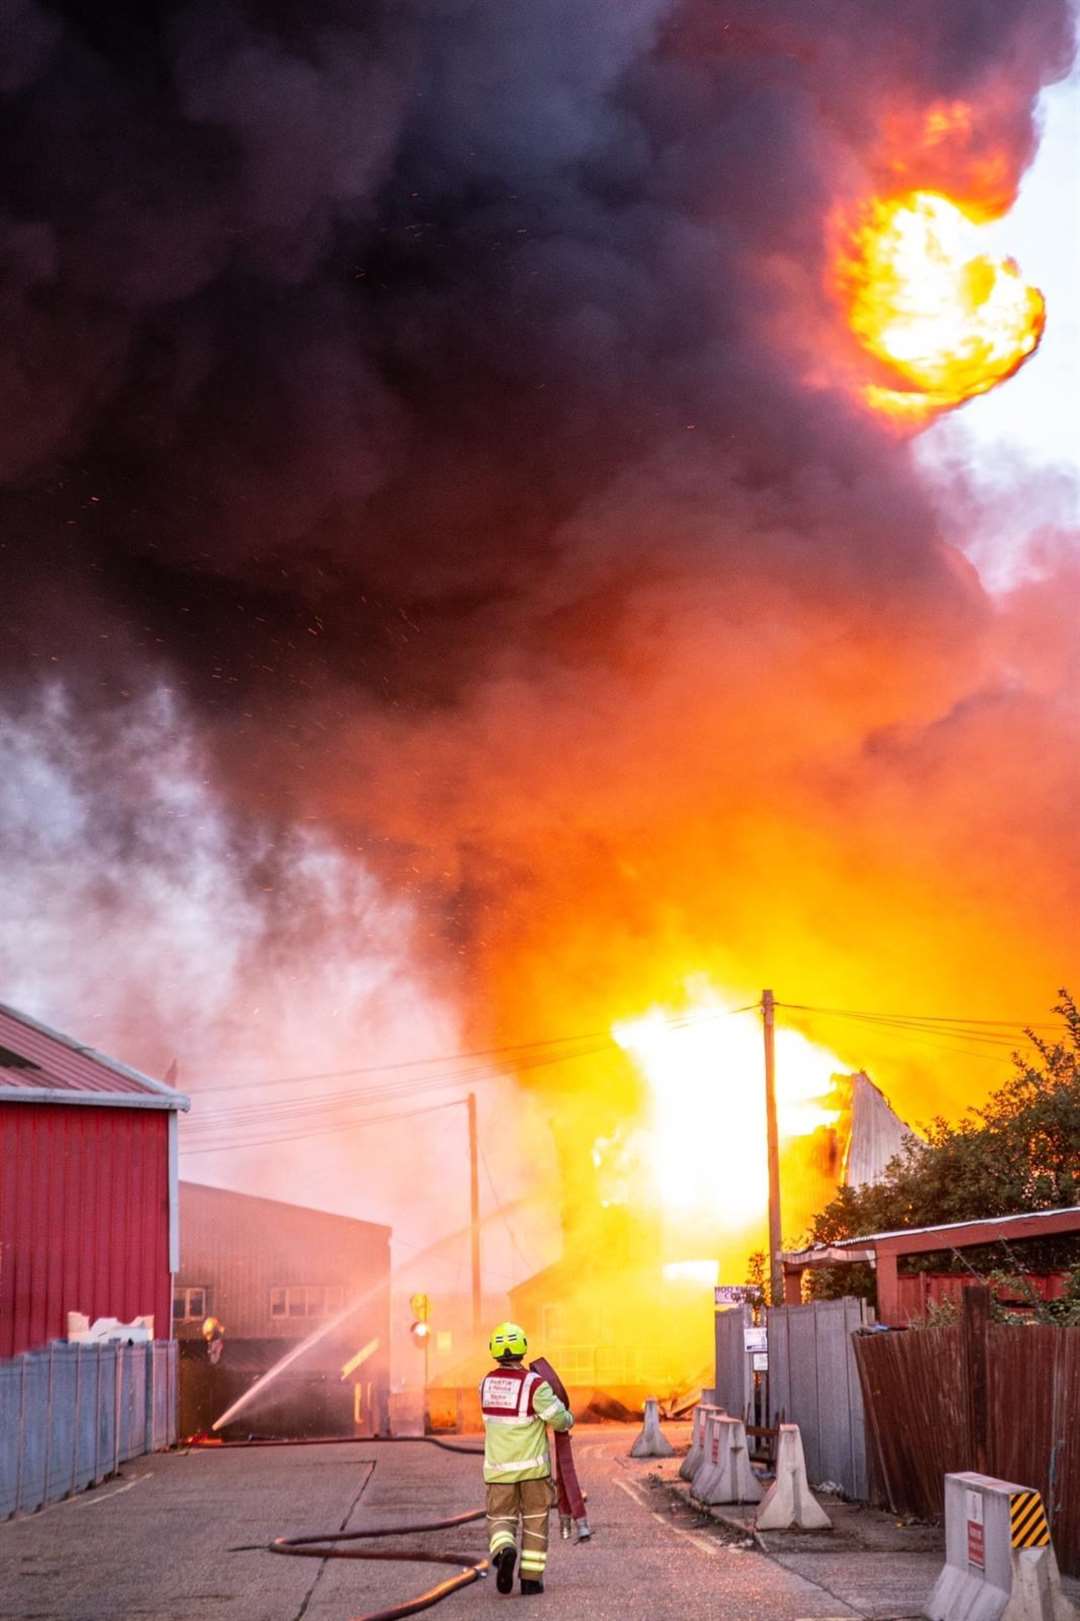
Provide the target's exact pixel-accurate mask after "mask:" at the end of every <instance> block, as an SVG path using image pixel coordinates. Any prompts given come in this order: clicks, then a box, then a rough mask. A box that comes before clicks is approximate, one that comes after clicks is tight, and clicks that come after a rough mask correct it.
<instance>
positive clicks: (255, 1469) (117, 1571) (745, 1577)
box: [0, 1426, 913, 1621]
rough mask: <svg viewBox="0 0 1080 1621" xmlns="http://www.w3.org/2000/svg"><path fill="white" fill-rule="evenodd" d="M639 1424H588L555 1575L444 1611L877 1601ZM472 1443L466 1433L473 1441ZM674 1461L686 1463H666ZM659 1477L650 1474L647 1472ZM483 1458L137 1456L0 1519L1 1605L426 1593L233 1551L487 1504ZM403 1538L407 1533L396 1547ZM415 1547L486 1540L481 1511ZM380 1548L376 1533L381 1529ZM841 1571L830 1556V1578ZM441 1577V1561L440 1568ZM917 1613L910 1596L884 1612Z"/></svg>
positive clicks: (603, 1611) (622, 1612)
mask: <svg viewBox="0 0 1080 1621" xmlns="http://www.w3.org/2000/svg"><path fill="white" fill-rule="evenodd" d="M632 1433H633V1432H632V1431H630V1430H627V1429H624V1428H622V1427H618V1426H611V1427H608V1426H601V1427H598V1428H596V1429H593V1430H589V1429H586V1428H584V1427H583V1428H582V1429H580V1430H579V1431H578V1432H577V1434H576V1436H575V1446H576V1449H577V1454H578V1461H579V1473H580V1474H581V1476H582V1479H583V1483H584V1485H585V1487H586V1490H587V1491H588V1493H589V1507H590V1518H591V1520H592V1523H593V1527H594V1530H595V1537H594V1540H593V1541H592V1542H591V1543H589V1544H585V1545H583V1546H581V1547H578V1546H575V1545H574V1544H572V1543H569V1544H568V1543H562V1542H560V1541H559V1540H558V1522H557V1518H556V1517H555V1516H554V1515H553V1516H552V1530H553V1534H554V1535H553V1541H552V1557H551V1559H550V1562H549V1566H548V1578H547V1591H546V1592H545V1594H544V1595H543V1597H542V1598H537V1599H523V1598H521V1596H520V1594H519V1593H518V1591H517V1588H516V1584H515V1591H514V1594H513V1595H512V1597H510V1598H503V1597H501V1596H500V1595H499V1594H498V1593H497V1592H496V1591H495V1583H494V1579H493V1578H488V1579H487V1580H485V1581H482V1582H478V1583H476V1584H474V1585H473V1586H471V1587H469V1588H466V1589H464V1590H463V1591H461V1592H459V1593H457V1594H455V1595H454V1596H453V1597H451V1598H450V1599H449V1600H447V1601H446V1602H445V1603H444V1604H442V1605H440V1606H439V1608H438V1609H437V1610H435V1611H432V1612H431V1613H432V1615H437V1616H438V1617H439V1621H471V1618H476V1621H479V1618H481V1617H489V1616H492V1617H493V1616H495V1615H496V1614H498V1613H499V1612H500V1611H505V1609H506V1606H507V1605H511V1606H512V1609H511V1610H510V1612H509V1614H510V1615H514V1614H516V1615H521V1614H522V1606H523V1605H527V1606H529V1607H530V1608H531V1609H532V1610H533V1611H536V1610H539V1612H540V1614H541V1615H544V1616H546V1617H548V1618H549V1621H692V1618H696V1617H701V1618H702V1621H705V1618H710V1621H711V1618H714V1617H717V1616H722V1617H724V1621H802V1618H806V1621H810V1618H823V1617H831V1616H832V1617H837V1618H839V1617H848V1616H855V1615H873V1614H876V1615H881V1614H882V1613H886V1612H883V1611H882V1610H881V1608H880V1607H878V1608H877V1609H875V1607H874V1605H873V1602H872V1599H873V1595H872V1594H870V1595H868V1596H867V1598H866V1600H865V1601H864V1602H862V1603H860V1605H859V1607H857V1608H853V1607H851V1606H849V1605H847V1604H845V1603H843V1602H841V1601H840V1599H839V1598H838V1597H837V1592H836V1584H835V1580H834V1581H833V1582H832V1585H831V1586H824V1585H820V1584H819V1583H817V1582H815V1581H813V1580H811V1579H808V1578H807V1577H806V1576H804V1575H800V1574H798V1573H797V1572H795V1571H793V1570H790V1569H785V1568H784V1567H783V1566H781V1565H780V1564H779V1563H777V1562H775V1561H774V1560H771V1559H768V1558H765V1557H764V1556H763V1555H762V1554H760V1553H759V1552H757V1551H756V1550H754V1549H747V1548H745V1547H742V1546H740V1545H738V1543H737V1542H736V1541H735V1540H734V1538H733V1534H732V1533H730V1532H727V1531H726V1530H725V1529H724V1528H722V1527H716V1526H714V1525H713V1524H712V1523H711V1522H708V1523H706V1524H704V1525H702V1524H700V1523H698V1516H696V1515H695V1514H693V1513H692V1512H690V1511H688V1510H687V1509H685V1508H682V1507H680V1508H679V1509H678V1510H677V1511H675V1512H673V1511H672V1508H671V1498H670V1494H669V1493H668V1492H667V1491H666V1490H665V1489H664V1488H663V1486H662V1485H658V1484H656V1483H655V1474H656V1470H655V1466H653V1465H650V1464H648V1463H635V1462H632V1461H631V1460H630V1459H629V1458H628V1456H627V1453H628V1451H629V1443H630V1440H631V1437H632ZM463 1444H465V1443H463ZM664 1472H665V1473H666V1474H668V1475H669V1476H671V1475H673V1474H674V1468H673V1466H672V1465H671V1464H668V1465H666V1466H665V1471H664ZM650 1477H653V1478H650ZM481 1501H482V1497H481V1485H480V1469H479V1460H475V1459H472V1458H466V1457H460V1456H455V1455H451V1454H449V1453H446V1452H442V1451H439V1450H436V1449H435V1448H432V1447H428V1446H424V1445H405V1446H401V1445H394V1444H392V1443H391V1444H387V1443H379V1442H361V1443H358V1444H357V1445H356V1446H338V1447H301V1448H273V1449H263V1450H237V1451H203V1452H200V1451H196V1452H189V1453H178V1454H166V1455H159V1456H156V1457H151V1458H143V1459H140V1460H138V1461H137V1463H135V1464H132V1465H128V1466H127V1467H126V1469H125V1473H124V1478H123V1479H122V1480H121V1481H119V1482H111V1483H109V1484H107V1485H105V1486H102V1487H99V1488H98V1489H97V1490H96V1491H94V1492H90V1493H87V1494H84V1495H83V1496H81V1497H79V1498H75V1499H73V1500H72V1501H71V1502H68V1503H62V1504H57V1505H55V1506H53V1507H51V1508H48V1509H46V1510H44V1511H43V1512H42V1513H40V1514H38V1515H35V1516H33V1517H31V1518H28V1519H25V1520H19V1521H11V1522H8V1523H7V1524H3V1525H0V1568H2V1569H3V1571H4V1581H3V1582H2V1584H0V1617H3V1618H5V1621H9V1618H10V1621H14V1618H16V1617H17V1618H18V1621H115V1618H116V1617H117V1616H123V1617H125V1618H126V1621H136V1618H137V1621H188V1618H191V1621H352V1618H355V1617H357V1616H361V1615H363V1614H364V1613H365V1612H368V1611H372V1610H378V1609H380V1608H384V1607H386V1606H388V1605H390V1604H392V1603H394V1602H397V1601H400V1600H401V1599H403V1598H405V1597H407V1596H409V1595H411V1594H415V1593H418V1592H420V1591H422V1590H423V1589H424V1588H426V1587H427V1586H429V1585H430V1584H431V1581H432V1579H433V1578H432V1568H431V1567H428V1568H427V1569H425V1568H424V1567H423V1566H418V1565H409V1564H401V1565H397V1564H370V1565H368V1564H357V1563H352V1562H346V1561H336V1560H330V1561H327V1560H319V1559H296V1558H282V1557H278V1556H275V1555H273V1554H270V1553H268V1552H265V1551H264V1550H263V1547H262V1546H260V1547H259V1548H258V1549H257V1550H255V1551H245V1552H235V1551H232V1550H234V1549H236V1548H237V1547H238V1546H239V1545H243V1544H252V1543H256V1544H260V1545H264V1544H265V1543H267V1542H268V1541H269V1540H270V1539H271V1538H272V1537H274V1536H277V1535H298V1534H302V1533H305V1532H313V1531H333V1530H336V1529H360V1528H363V1527H366V1526H372V1525H391V1524H394V1523H401V1522H402V1521H411V1520H418V1519H419V1520H423V1519H437V1518H439V1517H441V1516H444V1515H447V1514H452V1513H460V1512H462V1511H463V1510H465V1509H468V1508H472V1507H477V1506H479V1505H480V1504H481ZM402 1542H403V1539H401V1538H395V1539H394V1545H395V1546H401V1545H402ZM413 1545H414V1546H417V1547H424V1548H430V1549H433V1550H434V1549H450V1550H452V1551H455V1552H457V1551H459V1550H460V1551H462V1552H464V1553H468V1554H472V1553H482V1552H483V1551H484V1545H485V1539H484V1532H483V1526H482V1524H478V1525H470V1526H466V1527H465V1528H463V1529H462V1530H461V1531H458V1532H441V1533H438V1534H436V1535H434V1536H432V1537H429V1538H425V1539H418V1540H417V1541H416V1542H415V1543H414V1544H413ZM374 1546H376V1547H381V1546H383V1544H382V1543H376V1544H374ZM835 1575H836V1573H835V1572H834V1571H830V1576H831V1577H835ZM436 1579H437V1577H436ZM887 1613H891V1614H899V1613H906V1614H909V1615H910V1614H912V1613H913V1608H912V1607H910V1606H909V1607H907V1608H906V1610H899V1611H896V1610H894V1611H891V1612H887Z"/></svg>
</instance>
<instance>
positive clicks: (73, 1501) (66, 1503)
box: [0, 1469, 154, 1531]
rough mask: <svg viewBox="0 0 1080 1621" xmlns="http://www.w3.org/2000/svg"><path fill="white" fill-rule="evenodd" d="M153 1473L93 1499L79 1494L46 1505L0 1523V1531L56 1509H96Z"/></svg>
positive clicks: (141, 1476)
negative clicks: (100, 1504)
mask: <svg viewBox="0 0 1080 1621" xmlns="http://www.w3.org/2000/svg"><path fill="white" fill-rule="evenodd" d="M153 1473H154V1471H153V1470H152V1469H148V1470H147V1471H146V1473H145V1475H137V1476H136V1478H135V1479H134V1480H129V1481H128V1482H127V1484H126V1485H125V1486H117V1488H116V1490H115V1491H111V1492H99V1493H98V1494H97V1495H96V1496H95V1497H87V1496H86V1495H85V1494H83V1493H80V1494H79V1496H78V1497H65V1498H64V1499H63V1501H62V1502H59V1503H47V1504H46V1506H45V1507H44V1508H39V1509H35V1510H34V1511H33V1513H31V1514H23V1515H20V1517H19V1518H18V1519H17V1520H16V1519H10V1520H3V1521H0V1531H3V1530H5V1529H6V1528H7V1527H9V1526H12V1525H25V1524H26V1523H27V1521H29V1520H40V1519H41V1517H42V1515H44V1514H51V1513H52V1512H53V1510H54V1509H58V1508H97V1506H98V1504H99V1503H107V1502H109V1501H110V1499H111V1498H113V1497H122V1496H123V1495H124V1493H125V1492H129V1491H131V1489H132V1487H133V1486H139V1485H141V1484H142V1482H143V1481H144V1480H149V1479H150V1477H151V1475H152V1474H153Z"/></svg>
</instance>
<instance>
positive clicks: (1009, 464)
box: [917, 74, 1080, 586]
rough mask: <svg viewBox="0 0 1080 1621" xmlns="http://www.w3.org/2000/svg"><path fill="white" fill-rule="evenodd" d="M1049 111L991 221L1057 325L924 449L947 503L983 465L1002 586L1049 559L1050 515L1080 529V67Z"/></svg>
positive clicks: (991, 232) (994, 566) (988, 531)
mask: <svg viewBox="0 0 1080 1621" xmlns="http://www.w3.org/2000/svg"><path fill="white" fill-rule="evenodd" d="M1039 121H1040V123H1041V127H1042V138H1041V141H1040V145H1039V150H1038V153H1037V155H1036V158H1035V161H1034V163H1033V164H1032V166H1031V168H1030V169H1029V170H1028V172H1027V174H1026V175H1025V177H1024V179H1023V182H1022V185H1021V188H1020V195H1019V197H1018V199H1017V202H1016V204H1015V206H1014V207H1013V209H1012V210H1011V211H1010V212H1009V213H1008V214H1007V215H1005V216H1004V218H1002V219H1000V220H997V221H995V222H993V223H992V224H990V225H988V226H987V227H986V228H985V230H986V240H987V247H988V250H990V251H992V252H993V253H995V254H1000V255H1011V256H1012V257H1013V258H1015V259H1016V260H1017V261H1018V263H1019V265H1020V268H1021V270H1022V271H1023V273H1024V276H1025V279H1026V280H1028V281H1030V282H1034V283H1035V285H1036V286H1038V287H1040V288H1041V289H1042V291H1043V293H1044V294H1045V297H1046V303H1047V325H1046V333H1045V335H1044V337H1043V341H1042V343H1041V345H1040V347H1039V350H1038V352H1037V353H1036V354H1035V355H1034V356H1033V358H1032V359H1031V360H1030V361H1028V363H1027V364H1026V365H1025V366H1024V368H1023V369H1022V370H1021V371H1020V372H1019V374H1018V375H1017V376H1016V377H1014V378H1012V379H1011V380H1010V381H1009V382H1008V383H1007V384H1005V385H1004V386H1003V387H1000V388H997V389H995V390H993V391H992V392H991V393H989V394H984V395H981V396H979V397H977V398H976V399H974V400H972V401H971V402H970V403H969V404H968V405H966V406H965V407H964V408H963V409H962V410H961V411H958V412H956V413H955V414H954V415H952V416H948V417H945V418H943V419H942V420H940V421H939V422H937V423H936V424H935V425H934V426H933V427H932V428H930V429H929V430H928V431H927V432H926V433H925V434H923V436H922V439H921V440H920V443H919V446H918V450H917V456H918V461H919V464H920V465H921V466H922V468H923V469H924V470H925V471H926V472H927V473H928V474H929V475H930V476H931V478H933V479H935V480H941V481H942V482H943V484H944V485H945V486H946V488H943V490H942V499H943V500H944V502H945V504H946V506H948V503H949V500H950V495H949V492H948V489H947V486H948V483H949V481H950V480H951V479H952V478H954V476H955V474H956V471H957V469H958V468H966V469H968V470H969V471H970V474H971V475H972V476H973V478H974V480H975V484H976V487H977V490H978V491H979V494H980V496H981V498H982V499H983V500H984V501H985V502H986V503H987V506H988V508H989V510H988V511H987V512H986V514H985V516H984V520H983V523H982V524H981V525H980V533H979V535H978V537H976V538H975V539H974V542H973V544H972V545H971V547H970V549H971V550H972V552H973V555H974V558H975V560H976V562H977V563H978V564H979V566H980V572H982V574H983V577H984V579H985V580H986V582H987V583H988V584H990V585H991V586H1004V585H1008V584H1009V583H1011V582H1012V581H1013V580H1015V579H1016V578H1017V577H1020V576H1023V575H1024V574H1025V573H1026V572H1028V571H1030V570H1031V568H1032V567H1036V568H1037V559H1033V557H1032V547H1033V543H1036V544H1037V541H1038V537H1039V534H1040V532H1041V531H1042V530H1043V529H1044V528H1045V527H1046V526H1047V525H1053V526H1054V527H1055V528H1056V529H1059V530H1068V529H1073V530H1077V529H1080V298H1078V296H1077V290H1078V289H1080V74H1074V75H1073V76H1072V77H1071V78H1069V79H1067V80H1065V81H1064V82H1062V83H1061V84H1057V85H1054V86H1052V87H1051V88H1049V89H1048V90H1045V91H1043V93H1042V96H1041V97H1040V104H1039Z"/></svg>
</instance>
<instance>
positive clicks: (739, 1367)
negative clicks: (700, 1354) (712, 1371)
mask: <svg viewBox="0 0 1080 1621" xmlns="http://www.w3.org/2000/svg"><path fill="white" fill-rule="evenodd" d="M750 1322H751V1312H750V1308H749V1306H731V1307H729V1308H728V1309H727V1310H726V1311H718V1312H717V1313H716V1400H717V1403H718V1405H719V1406H721V1407H722V1408H723V1409H724V1411H725V1412H726V1413H730V1414H731V1415H732V1417H733V1418H745V1417H746V1415H747V1413H748V1411H749V1408H750V1402H751V1399H752V1392H753V1388H754V1376H753V1373H752V1371H751V1364H750V1358H749V1357H748V1356H747V1354H746V1345H745V1341H744V1338H743V1330H744V1328H749V1326H750Z"/></svg>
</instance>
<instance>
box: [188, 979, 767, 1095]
mask: <svg viewBox="0 0 1080 1621" xmlns="http://www.w3.org/2000/svg"><path fill="white" fill-rule="evenodd" d="M757 1005H758V1004H757V1003H756V1002H751V1003H748V1004H747V1006H746V1007H740V1008H715V1009H711V1010H710V1011H709V1012H707V1013H683V1014H675V1015H673V1016H672V1017H671V1018H669V1019H665V1020H664V1023H665V1024H668V1025H670V1026H671V1027H672V1028H673V1029H680V1028H684V1027H686V1026H689V1025H694V1024H701V1023H703V1022H705V1021H707V1020H710V1019H718V1018H730V1017H732V1016H733V1015H734V1014H736V1013H750V1012H752V1011H753V1010H754V1008H755V1007H757ZM615 1022H616V1023H618V1022H619V1021H618V1020H616V1021H615ZM585 1041H589V1042H594V1041H598V1042H602V1043H603V1045H604V1046H611V1045H614V1042H613V1038H612V1035H611V1032H610V1030H589V1031H584V1032H582V1033H581V1034H579V1035H572V1036H545V1037H543V1038H541V1039H540V1040H537V1041H520V1042H515V1043H512V1044H510V1045H508V1046H504V1047H477V1048H473V1049H472V1050H469V1051H466V1052H455V1053H433V1054H429V1055H428V1056H427V1057H424V1058H405V1059H400V1060H397V1061H395V1062H394V1063H392V1064H359V1065H355V1066H354V1067H353V1068H351V1069H329V1070H315V1071H312V1072H311V1073H308V1074H303V1075H276V1076H270V1077H268V1078H266V1079H260V1078H259V1077H257V1076H252V1077H251V1079H250V1080H246V1081H224V1082H219V1083H218V1084H216V1085H214V1086H200V1087H196V1088H195V1090H194V1095H195V1096H196V1097H205V1096H207V1095H208V1094H209V1093H211V1092H242V1091H248V1090H250V1089H251V1088H252V1087H253V1086H291V1085H295V1084H300V1083H302V1082H305V1081H337V1080H347V1079H348V1078H349V1077H350V1076H353V1075H379V1074H389V1073H392V1072H396V1071H401V1070H407V1069H417V1068H419V1067H420V1066H421V1065H424V1064H453V1063H459V1062H461V1061H462V1060H464V1059H471V1058H499V1057H503V1056H507V1055H510V1054H513V1053H523V1052H533V1051H539V1050H541V1049H547V1048H550V1047H560V1046H568V1045H570V1044H572V1043H580V1042H585ZM421 1078H422V1077H415V1079H417V1080H419V1079H421ZM387 1084H392V1083H387Z"/></svg>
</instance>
